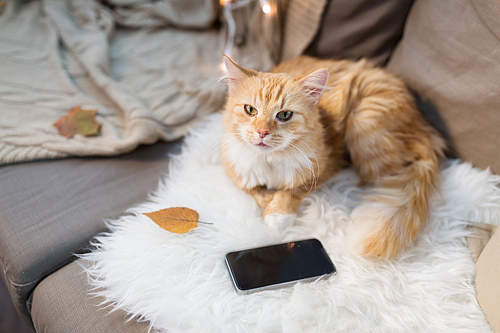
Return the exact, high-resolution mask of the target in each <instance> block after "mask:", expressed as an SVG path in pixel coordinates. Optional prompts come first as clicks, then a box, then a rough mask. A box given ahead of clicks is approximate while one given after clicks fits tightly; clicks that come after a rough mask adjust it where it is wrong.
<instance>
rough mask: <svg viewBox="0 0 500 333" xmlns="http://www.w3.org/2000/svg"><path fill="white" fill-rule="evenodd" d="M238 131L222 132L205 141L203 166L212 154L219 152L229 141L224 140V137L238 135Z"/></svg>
mask: <svg viewBox="0 0 500 333" xmlns="http://www.w3.org/2000/svg"><path fill="white" fill-rule="evenodd" d="M238 135H239V133H224V134H221V135H217V136H216V137H214V138H212V139H211V140H210V141H208V142H207V146H208V149H207V151H206V152H205V154H204V155H203V157H202V163H203V166H205V165H206V164H207V163H208V161H210V159H211V157H212V156H213V154H220V153H221V151H222V150H223V149H224V148H225V147H227V146H228V145H229V144H230V142H229V141H226V140H224V138H226V137H227V138H233V137H234V136H238Z"/></svg>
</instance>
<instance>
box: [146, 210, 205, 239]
mask: <svg viewBox="0 0 500 333" xmlns="http://www.w3.org/2000/svg"><path fill="white" fill-rule="evenodd" d="M144 215H146V216H147V217H149V218H150V219H151V220H153V222H155V223H156V224H158V225H159V226H160V227H162V228H163V229H165V230H168V231H170V232H175V233H176V234H183V233H186V232H188V231H191V230H193V229H194V228H196V227H197V226H198V219H199V218H200V215H199V214H198V212H197V211H195V210H193V209H190V208H186V207H173V208H166V209H162V210H158V211H156V212H152V213H144Z"/></svg>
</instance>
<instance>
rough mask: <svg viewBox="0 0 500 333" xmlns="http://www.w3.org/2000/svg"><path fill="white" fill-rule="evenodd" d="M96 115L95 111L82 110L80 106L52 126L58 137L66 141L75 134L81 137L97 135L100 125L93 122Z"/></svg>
mask: <svg viewBox="0 0 500 333" xmlns="http://www.w3.org/2000/svg"><path fill="white" fill-rule="evenodd" d="M96 114H97V110H82V108H81V107H80V106H76V107H74V108H73V109H71V110H70V111H69V112H68V114H67V115H65V116H64V117H61V118H59V119H58V120H57V121H56V122H55V123H54V125H53V126H54V127H56V128H57V131H58V133H59V134H60V135H63V136H65V137H67V138H68V139H69V138H72V137H73V135H75V134H76V133H78V134H80V135H83V136H93V135H97V134H98V133H99V128H100V127H101V124H100V123H98V122H97V121H96V120H95V116H96Z"/></svg>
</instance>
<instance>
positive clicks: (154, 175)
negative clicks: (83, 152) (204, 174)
mask: <svg viewBox="0 0 500 333" xmlns="http://www.w3.org/2000/svg"><path fill="white" fill-rule="evenodd" d="M179 147H180V142H176V143H157V144H155V145H152V146H142V147H140V148H139V149H138V150H136V151H134V152H132V153H130V154H126V155H122V156H119V157H114V158H72V159H66V160H57V161H41V162H33V163H25V164H18V165H7V166H3V167H0V194H1V195H0V262H1V265H2V266H3V267H2V273H3V274H0V275H1V277H2V279H3V280H4V282H5V284H6V286H7V288H8V289H9V292H10V293H11V296H12V298H13V300H14V304H15V306H16V308H17V309H18V311H19V312H20V313H21V315H22V316H23V317H24V319H25V320H27V321H29V320H30V318H29V314H28V310H27V307H26V300H27V298H28V297H29V295H30V293H31V291H32V290H33V288H35V287H36V285H37V284H38V283H39V282H40V280H41V279H43V278H44V277H45V276H47V275H49V274H51V273H52V272H54V271H55V270H57V269H59V268H60V267H62V266H64V265H65V264H67V263H68V262H70V261H72V260H73V253H79V252H82V251H85V249H86V247H87V246H88V245H87V241H88V240H89V239H90V238H92V237H93V236H94V235H96V234H97V233H99V232H101V231H105V225H104V219H115V218H118V217H119V216H120V215H122V214H123V212H124V211H125V210H126V209H128V208H129V207H131V206H132V205H134V204H138V203H140V202H143V201H144V200H146V199H147V195H148V193H149V192H150V191H152V190H154V189H155V188H156V187H157V185H158V181H159V179H160V178H162V177H163V176H164V174H165V173H166V172H167V171H168V163H169V158H168V156H169V154H172V153H174V152H176V151H177V150H178V148H179Z"/></svg>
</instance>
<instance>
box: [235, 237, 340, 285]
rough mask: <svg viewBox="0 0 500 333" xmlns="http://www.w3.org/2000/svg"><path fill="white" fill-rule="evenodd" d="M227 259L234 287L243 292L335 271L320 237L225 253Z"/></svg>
mask: <svg viewBox="0 0 500 333" xmlns="http://www.w3.org/2000/svg"><path fill="white" fill-rule="evenodd" d="M226 262H227V264H228V267H229V270H230V272H231V273H232V275H233V281H234V282H235V286H236V287H237V289H240V290H243V291H245V290H251V289H256V288H262V287H265V286H270V285H275V284H284V283H287V282H292V281H296V280H303V279H308V278H314V277H319V276H322V275H326V274H333V273H335V271H336V270H335V266H334V265H333V263H332V261H331V260H330V258H329V257H328V254H327V253H326V251H325V249H324V248H323V245H322V244H321V242H320V241H319V240H317V239H308V240H302V241H297V242H290V243H284V244H277V245H270V246H264V247H259V248H255V249H248V250H243V251H236V252H230V253H228V254H227V255H226Z"/></svg>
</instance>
